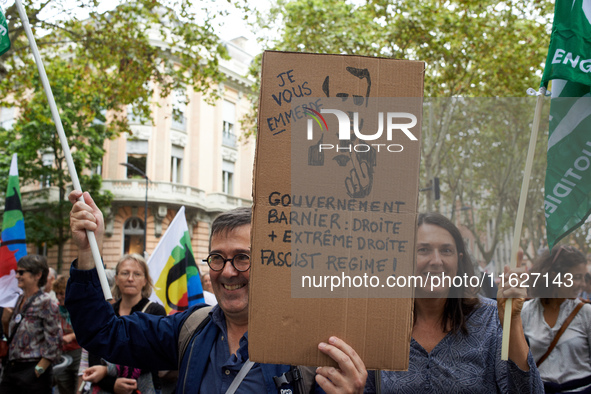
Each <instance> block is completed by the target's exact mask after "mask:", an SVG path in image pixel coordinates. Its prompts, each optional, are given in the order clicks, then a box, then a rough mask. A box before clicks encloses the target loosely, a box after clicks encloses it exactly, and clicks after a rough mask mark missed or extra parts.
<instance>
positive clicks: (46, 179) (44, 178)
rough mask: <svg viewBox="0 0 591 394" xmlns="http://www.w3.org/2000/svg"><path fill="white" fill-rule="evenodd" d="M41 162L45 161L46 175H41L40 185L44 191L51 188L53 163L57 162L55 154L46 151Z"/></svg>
mask: <svg viewBox="0 0 591 394" xmlns="http://www.w3.org/2000/svg"><path fill="white" fill-rule="evenodd" d="M41 160H43V167H44V168H43V169H44V171H43V172H44V174H43V175H41V179H40V180H39V184H40V186H41V189H43V188H46V187H50V186H51V170H52V167H53V162H54V160H55V155H54V154H53V151H51V150H46V151H45V152H43V154H42V155H41Z"/></svg>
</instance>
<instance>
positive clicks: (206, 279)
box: [201, 274, 213, 293]
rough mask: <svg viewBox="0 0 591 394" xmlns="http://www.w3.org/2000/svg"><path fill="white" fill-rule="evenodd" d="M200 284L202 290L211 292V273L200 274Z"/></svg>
mask: <svg viewBox="0 0 591 394" xmlns="http://www.w3.org/2000/svg"><path fill="white" fill-rule="evenodd" d="M201 286H202V287H203V290H205V291H209V292H210V293H213V287H211V275H209V274H204V275H201Z"/></svg>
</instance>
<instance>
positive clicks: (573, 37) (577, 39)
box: [542, 0, 591, 86]
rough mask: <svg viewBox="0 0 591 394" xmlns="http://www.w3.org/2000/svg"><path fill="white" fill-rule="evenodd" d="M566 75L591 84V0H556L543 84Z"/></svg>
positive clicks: (575, 80) (566, 77) (579, 81)
mask: <svg viewBox="0 0 591 394" xmlns="http://www.w3.org/2000/svg"><path fill="white" fill-rule="evenodd" d="M551 79H566V80H568V81H571V82H578V83H582V84H584V85H588V86H589V85H591V1H589V0H556V5H555V8H554V25H553V26H552V37H551V38H550V48H549V49H548V58H547V59H546V67H545V68H544V75H543V76H542V85H543V86H548V81H550V80H551Z"/></svg>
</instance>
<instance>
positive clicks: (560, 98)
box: [542, 0, 591, 248]
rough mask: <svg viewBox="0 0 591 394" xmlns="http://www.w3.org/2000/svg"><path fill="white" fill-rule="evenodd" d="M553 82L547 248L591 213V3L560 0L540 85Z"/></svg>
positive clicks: (549, 148) (546, 199)
mask: <svg viewBox="0 0 591 394" xmlns="http://www.w3.org/2000/svg"><path fill="white" fill-rule="evenodd" d="M550 80H552V101H551V105H550V130H549V136H548V152H547V155H548V166H547V169H546V183H545V199H544V210H545V215H546V235H547V237H548V246H549V247H550V248H552V247H553V246H554V245H555V244H556V242H558V241H559V240H560V239H562V238H563V237H565V236H566V235H568V234H569V233H571V232H572V231H574V230H575V229H576V228H577V227H579V226H580V225H581V224H583V223H584V222H585V220H586V219H587V217H588V216H589V214H591V0H574V1H572V0H568V1H566V0H557V1H556V6H555V14H554V25H553V27H552V37H551V39H550V49H549V51H548V58H547V59H546V68H545V69H544V75H543V78H542V85H543V86H547V84H548V81H550Z"/></svg>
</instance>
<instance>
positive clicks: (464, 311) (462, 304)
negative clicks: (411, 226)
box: [415, 212, 480, 334]
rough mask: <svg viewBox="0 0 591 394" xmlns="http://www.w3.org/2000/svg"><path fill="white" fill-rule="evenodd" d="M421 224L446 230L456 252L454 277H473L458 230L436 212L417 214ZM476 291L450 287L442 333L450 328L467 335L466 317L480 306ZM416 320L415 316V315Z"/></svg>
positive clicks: (454, 331) (419, 224) (472, 269)
mask: <svg viewBox="0 0 591 394" xmlns="http://www.w3.org/2000/svg"><path fill="white" fill-rule="evenodd" d="M423 224H431V225H434V226H438V227H441V228H442V229H444V230H446V231H447V232H448V233H449V234H450V235H451V236H452V238H453V239H454V242H455V244H456V251H457V253H458V272H457V274H456V276H460V277H463V276H464V275H467V277H468V278H471V277H472V276H474V266H473V265H472V260H471V259H470V255H469V254H468V252H467V251H466V245H465V244H464V238H463V237H462V234H461V233H460V230H458V228H457V227H456V226H455V224H453V223H452V222H451V220H449V219H448V218H446V217H445V216H443V215H441V214H440V213H437V212H427V213H421V214H419V220H418V225H417V228H418V227H421V226H422V225H423ZM477 293H478V289H473V288H470V287H455V286H452V287H451V289H450V292H449V296H448V297H447V301H446V302H445V306H444V308H443V316H442V318H441V325H442V328H443V331H444V332H445V331H447V329H448V327H449V328H450V330H451V332H452V334H455V333H457V332H458V331H461V332H462V333H463V334H467V333H468V329H467V327H466V320H467V318H468V316H469V315H470V314H471V313H472V312H473V311H474V309H476V307H477V306H478V305H479V304H480V300H479V299H478V296H477ZM415 319H416V315H415Z"/></svg>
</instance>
